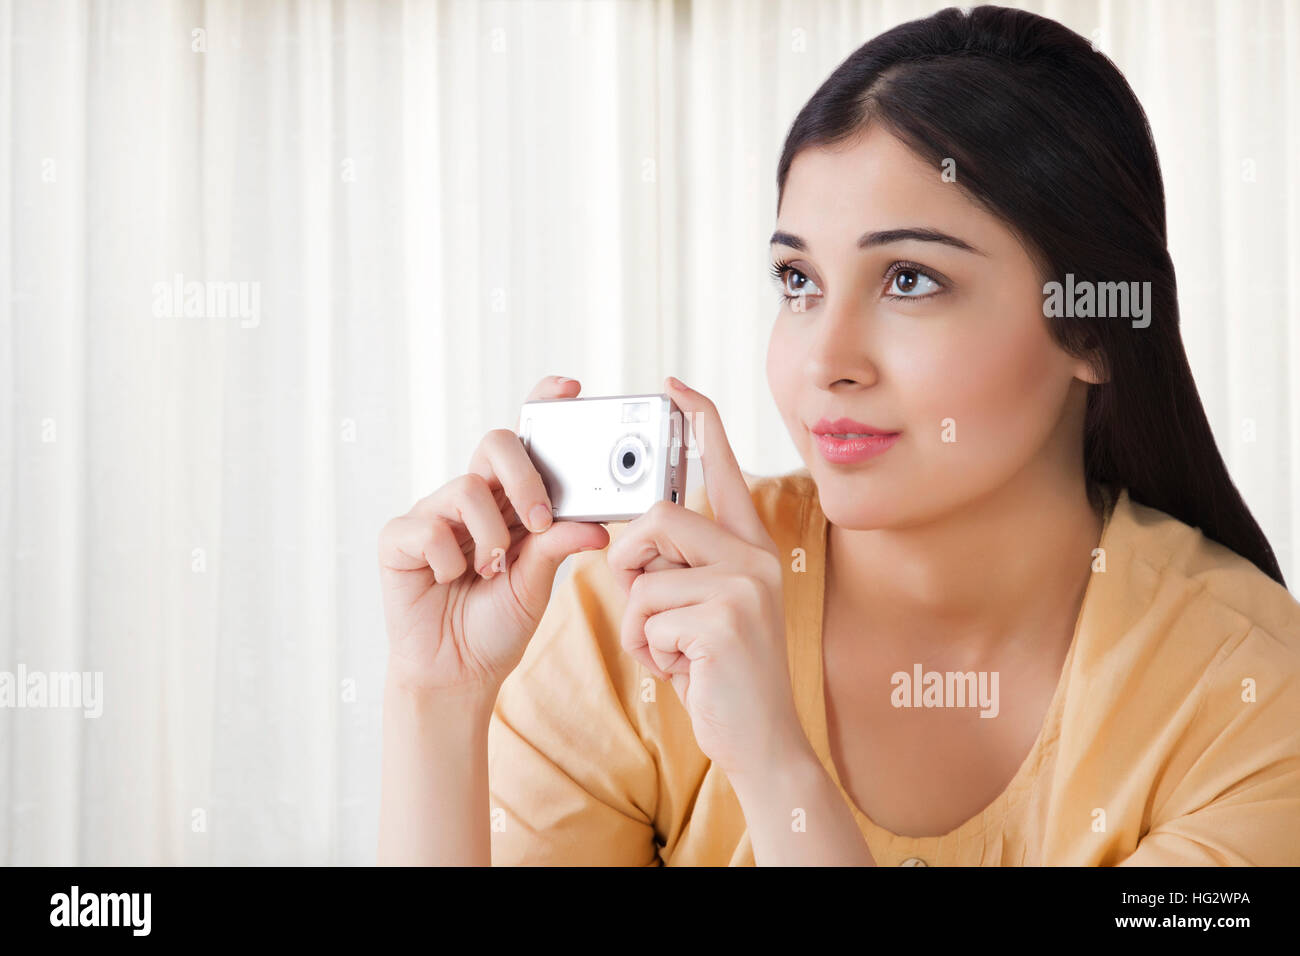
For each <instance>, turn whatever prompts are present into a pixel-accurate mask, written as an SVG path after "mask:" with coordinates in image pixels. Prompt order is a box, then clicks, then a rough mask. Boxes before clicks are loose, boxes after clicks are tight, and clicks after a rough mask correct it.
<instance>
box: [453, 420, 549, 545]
mask: <svg viewBox="0 0 1300 956" xmlns="http://www.w3.org/2000/svg"><path fill="white" fill-rule="evenodd" d="M469 471H470V472H471V473H472V474H476V475H479V476H481V477H482V478H483V479H485V480H486V481H487V482H488V484H489V486H491V485H492V484H493V482H496V483H498V484H499V485H500V486H501V488H502V490H503V491H504V492H505V495H506V500H507V501H509V502H510V505H511V507H512V508H514V510H515V514H516V515H518V516H519V519H520V520H521V521H522V522H523V524H524V526H525V527H527V528H528V530H529V531H545V530H546V529H547V528H549V527H550V526H551V499H550V496H549V495H547V493H546V485H545V483H544V482H543V481H542V476H541V475H540V474H539V473H538V471H537V466H535V465H534V464H533V461H532V459H531V458H529V457H528V452H526V451H525V450H524V446H523V443H522V442H521V441H520V440H519V436H518V435H517V434H516V433H515V432H512V431H511V430H510V429H508V428H494V429H492V431H490V432H488V433H487V434H486V435H484V436H483V440H482V441H480V442H479V443H478V447H477V448H475V449H474V454H473V455H472V456H471V457H470V461H469Z"/></svg>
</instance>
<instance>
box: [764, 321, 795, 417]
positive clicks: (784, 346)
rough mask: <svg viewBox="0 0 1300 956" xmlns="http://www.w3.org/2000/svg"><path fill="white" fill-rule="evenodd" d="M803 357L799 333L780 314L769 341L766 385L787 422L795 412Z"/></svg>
mask: <svg viewBox="0 0 1300 956" xmlns="http://www.w3.org/2000/svg"><path fill="white" fill-rule="evenodd" d="M800 361H801V358H800V354H799V351H798V340H797V337H796V336H795V334H794V332H793V330H791V328H790V323H789V322H787V321H786V320H785V317H784V316H779V317H778V318H777V319H776V322H775V324H774V325H773V326H772V335H771V337H770V338H769V339H768V342H767V387H768V388H769V389H770V390H771V392H772V398H773V400H774V401H775V402H776V407H777V408H778V409H779V410H780V412H781V416H782V417H783V418H784V419H785V420H786V422H787V423H788V422H789V421H790V416H791V414H793V412H794V408H793V403H794V399H795V397H796V391H797V388H798V377H799V363H800Z"/></svg>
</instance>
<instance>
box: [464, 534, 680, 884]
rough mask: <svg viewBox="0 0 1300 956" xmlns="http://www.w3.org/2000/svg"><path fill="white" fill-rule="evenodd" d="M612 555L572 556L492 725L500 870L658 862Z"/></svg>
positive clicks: (650, 786)
mask: <svg viewBox="0 0 1300 956" xmlns="http://www.w3.org/2000/svg"><path fill="white" fill-rule="evenodd" d="M604 559H605V552H604V551H591V552H584V553H582V554H579V555H576V556H574V557H571V558H570V559H569V562H570V564H571V565H572V572H571V573H570V574H569V575H568V576H567V577H566V578H565V579H563V580H561V581H560V582H559V583H558V584H557V585H556V586H555V591H554V593H553V594H552V597H551V601H550V604H549V605H548V606H547V609H546V612H545V613H544V614H543V616H542V620H541V623H540V624H539V626H538V629H537V632H536V633H535V634H534V635H533V638H532V640H531V641H530V642H529V644H528V647H527V649H526V651H525V653H524V657H523V660H522V661H521V662H520V664H519V666H518V667H517V668H516V669H515V670H514V671H513V672H512V673H511V674H510V676H509V677H507V678H506V680H505V681H504V683H503V684H502V686H501V690H500V693H499V694H498V696H497V700H496V704H495V706H494V708H493V711H492V717H491V722H490V724H489V729H488V780H489V793H490V797H491V811H490V812H491V831H492V863H493V865H494V866H512V865H538V864H541V865H592V866H656V865H662V860H661V859H660V856H659V844H658V843H657V841H656V837H655V830H654V823H653V821H654V815H655V810H656V801H657V799H658V783H659V777H658V770H657V767H656V763H655V760H654V759H653V757H652V756H651V754H650V752H649V751H648V749H647V747H646V744H645V741H644V740H643V739H642V732H641V729H640V728H639V727H638V726H637V723H636V720H635V711H634V709H632V708H629V706H628V703H627V702H629V701H633V700H635V697H634V696H633V695H634V694H635V691H636V681H637V672H636V662H635V660H634V659H632V658H631V657H629V656H628V655H627V654H625V653H624V652H623V651H622V649H621V648H620V647H619V642H618V628H619V623H620V621H621V599H622V593H621V591H619V589H618V587H617V585H616V584H615V583H614V580H613V576H612V572H610V571H609V569H608V567H606V566H605V564H604Z"/></svg>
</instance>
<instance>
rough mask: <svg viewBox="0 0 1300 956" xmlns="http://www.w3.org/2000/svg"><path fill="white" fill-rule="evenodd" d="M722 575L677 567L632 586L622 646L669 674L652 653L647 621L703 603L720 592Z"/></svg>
mask: <svg viewBox="0 0 1300 956" xmlns="http://www.w3.org/2000/svg"><path fill="white" fill-rule="evenodd" d="M720 583H721V582H720V578H719V575H717V574H716V573H714V572H713V571H712V570H711V569H709V568H677V569H671V570H667V571H655V572H654V573H653V574H643V575H641V576H640V577H638V578H637V579H636V580H635V581H634V582H633V584H632V586H631V588H630V590H629V592H628V599H627V606H626V608H625V609H624V611H623V620H622V623H621V624H620V626H619V646H621V647H622V648H623V650H625V651H627V652H628V653H629V654H631V655H632V656H633V657H635V658H636V659H637V660H639V661H641V662H642V663H645V664H646V666H647V667H649V668H650V670H652V671H655V672H656V673H657V674H658V675H659V677H660V679H661V680H663V679H666V671H665V669H664V668H663V667H662V666H661V663H660V661H659V660H658V659H656V658H655V656H654V654H653V653H651V652H650V650H649V647H648V645H649V641H648V639H647V636H646V632H645V625H646V621H648V620H649V619H650V618H651V617H653V616H654V615H656V614H661V613H663V612H665V611H669V610H672V609H674V608H680V607H686V606H690V605H694V604H702V603H703V602H705V601H707V600H709V598H711V597H713V596H714V595H715V594H717V593H718V590H719V586H720Z"/></svg>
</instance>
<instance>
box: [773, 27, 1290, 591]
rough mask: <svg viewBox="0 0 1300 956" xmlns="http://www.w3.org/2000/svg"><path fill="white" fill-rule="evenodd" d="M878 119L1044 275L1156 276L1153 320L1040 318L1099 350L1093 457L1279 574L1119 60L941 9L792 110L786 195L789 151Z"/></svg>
mask: <svg viewBox="0 0 1300 956" xmlns="http://www.w3.org/2000/svg"><path fill="white" fill-rule="evenodd" d="M874 122H880V123H882V124H883V125H884V126H885V127H886V128H888V129H889V131H890V132H891V133H893V134H894V135H895V136H897V137H898V138H899V139H900V140H902V141H903V142H904V143H906V144H907V145H908V146H909V147H910V148H911V149H912V150H913V151H914V152H915V153H916V154H917V155H919V156H921V157H922V158H923V159H925V160H926V161H927V162H930V163H933V165H934V169H935V173H936V175H939V173H940V172H941V171H942V170H943V169H945V168H950V169H953V170H954V171H955V174H956V182H957V184H958V185H960V186H961V187H962V188H964V189H965V190H966V191H967V194H969V195H971V196H973V197H974V198H975V200H976V201H978V202H980V203H981V204H982V205H983V206H984V207H985V208H986V209H988V210H989V211H990V212H991V213H992V214H993V215H995V216H997V217H998V218H999V219H1001V220H1002V221H1003V222H1005V223H1006V224H1007V225H1008V226H1009V228H1011V229H1012V230H1013V231H1014V232H1015V233H1016V234H1017V235H1018V236H1019V237H1020V239H1021V240H1022V241H1023V242H1024V243H1025V246H1026V248H1028V249H1030V250H1032V253H1033V255H1034V258H1035V260H1036V262H1037V265H1038V267H1039V270H1040V273H1041V274H1042V275H1043V276H1044V282H1047V281H1056V282H1060V283H1062V284H1065V282H1066V274H1067V273H1072V274H1073V276H1074V281H1075V283H1076V285H1077V284H1078V283H1080V282H1084V281H1087V282H1093V283H1102V282H1116V281H1123V282H1145V281H1149V282H1150V283H1151V286H1150V289H1151V294H1150V298H1149V300H1148V309H1149V312H1148V315H1147V318H1148V319H1149V322H1150V324H1149V325H1147V326H1146V327H1134V325H1133V323H1131V322H1130V321H1129V320H1127V319H1122V318H1116V317H1110V318H1101V319H1083V318H1077V317H1059V318H1058V317H1048V318H1046V321H1047V322H1048V323H1049V328H1050V330H1051V334H1052V336H1053V338H1054V339H1055V340H1056V342H1057V343H1058V344H1059V345H1060V346H1061V347H1062V348H1063V349H1065V351H1066V352H1068V353H1069V354H1071V355H1074V356H1076V357H1089V358H1091V359H1092V360H1093V361H1094V363H1095V364H1096V366H1097V367H1098V369H1099V370H1100V371H1101V372H1102V376H1103V377H1104V378H1105V379H1106V380H1105V381H1104V383H1103V384H1100V385H1090V386H1089V390H1088V403H1087V416H1086V420H1085V425H1084V470H1085V473H1086V479H1087V484H1088V486H1089V489H1090V494H1094V495H1095V493H1096V489H1097V488H1098V487H1099V486H1100V485H1102V484H1112V485H1115V486H1117V487H1126V488H1128V491H1129V496H1130V498H1131V499H1132V500H1133V501H1135V502H1138V503H1140V504H1144V505H1147V506H1148V507H1152V508H1156V509H1158V510H1160V511H1163V512H1165V513H1166V514H1169V515H1172V516H1173V517H1175V518H1177V519H1179V520H1180V521H1183V522H1184V523H1186V524H1188V525H1191V526H1192V527H1195V528H1199V529H1200V530H1201V532H1202V533H1203V534H1204V535H1205V536H1206V537H1207V538H1210V539H1212V540H1214V541H1217V542H1219V543H1220V544H1222V545H1223V546H1225V547H1227V548H1230V549H1231V550H1233V551H1235V552H1236V553H1237V554H1239V555H1241V556H1242V557H1244V558H1246V559H1247V560H1249V561H1251V562H1253V563H1254V564H1255V566H1256V567H1258V568H1259V569H1260V570H1261V571H1263V572H1264V573H1265V574H1267V575H1268V576H1269V577H1270V578H1272V579H1273V580H1275V581H1277V582H1278V583H1279V584H1281V585H1283V586H1284V587H1285V586H1286V582H1285V581H1284V580H1283V578H1282V571H1281V568H1279V566H1278V563H1277V558H1276V557H1275V556H1274V554H1273V549H1272V547H1271V546H1270V545H1269V543H1268V539H1267V538H1266V537H1265V536H1264V532H1263V531H1262V530H1261V529H1260V527H1259V525H1258V524H1257V523H1256V521H1255V519H1254V517H1253V516H1252V515H1251V513H1250V509H1249V508H1247V507H1246V503H1245V501H1243V500H1242V497H1241V494H1240V492H1238V491H1237V488H1236V486H1235V485H1234V484H1233V483H1232V479H1231V478H1230V477H1229V475H1228V469H1227V467H1226V466H1225V465H1224V463H1223V458H1222V456H1221V455H1220V454H1219V449H1218V446H1217V445H1216V444H1215V441H1214V435H1213V433H1212V432H1211V430H1210V423H1209V421H1208V420H1207V419H1206V417H1205V409H1204V408H1203V407H1202V405H1201V399H1200V396H1199V395H1198V394H1197V391H1196V385H1195V382H1194V381H1193V379H1192V371H1191V367H1190V366H1189V365H1188V362H1187V354H1186V352H1185V350H1184V348H1183V341H1182V337H1181V336H1180V334H1179V331H1178V295H1177V288H1176V282H1175V278H1174V265H1173V261H1172V260H1171V259H1170V257H1169V251H1168V248H1167V239H1166V234H1165V190H1164V182H1163V180H1162V178H1161V175H1160V164H1159V162H1158V160H1157V159H1156V148H1155V143H1154V142H1153V140H1152V137H1151V127H1150V125H1149V124H1148V122H1147V117H1146V113H1145V112H1144V111H1143V109H1142V106H1141V104H1140V103H1138V101H1137V97H1136V96H1134V94H1133V91H1132V89H1131V88H1130V87H1129V85H1128V83H1127V81H1126V80H1125V79H1124V77H1123V75H1122V74H1121V73H1120V71H1119V70H1118V69H1117V68H1116V67H1115V65H1114V64H1113V63H1112V62H1111V61H1110V60H1109V59H1107V58H1106V57H1105V56H1104V55H1103V54H1101V53H1099V52H1097V51H1096V50H1094V49H1093V47H1092V45H1091V44H1090V43H1089V42H1088V41H1087V40H1085V39H1084V38H1083V37H1081V36H1079V35H1078V34H1077V33H1074V32H1073V31H1071V30H1069V29H1067V28H1066V27H1064V26H1062V25H1061V24H1059V23H1057V22H1056V21H1054V20H1049V19H1047V18H1046V17H1040V16H1037V15H1035V14H1033V13H1028V12H1026V11H1023V10H1014V9H1010V8H1007V7H997V6H978V7H975V8H973V9H972V10H970V12H969V13H966V12H964V11H962V10H961V9H958V8H957V7H949V8H947V9H945V10H940V11H939V12H938V13H935V14H934V15H933V16H929V17H925V18H923V19H919V20H913V21H911V22H909V23H904V24H901V25H899V26H897V27H894V28H893V29H891V30H888V31H886V32H885V33H882V34H880V35H879V36H877V37H876V38H874V39H873V40H871V41H869V42H868V43H866V44H864V45H863V46H861V47H859V48H858V49H857V50H856V51H855V52H854V53H853V54H852V55H851V56H849V58H848V59H847V60H845V61H844V62H843V63H842V64H841V65H840V66H839V67H837V68H836V70H835V72H834V73H832V74H831V75H830V77H829V78H828V79H827V80H826V82H825V83H823V84H822V85H821V87H820V88H818V90H817V92H816V93H815V94H814V95H813V97H812V99H810V100H809V101H808V103H807V105H805V106H804V108H803V109H802V110H800V112H799V115H798V117H796V118H795V121H794V125H793V126H792V127H791V129H790V133H789V135H788V136H787V137H786V141H785V148H784V149H783V151H782V153H781V162H780V165H779V167H778V169H777V210H778V212H779V211H780V208H781V196H782V194H783V193H784V191H785V182H786V176H787V174H788V173H789V170H790V164H791V162H793V160H794V158H795V156H796V154H798V153H799V151H800V150H802V149H805V148H808V147H814V146H834V145H836V144H838V143H842V142H844V141H847V140H849V139H851V138H852V137H853V136H854V135H856V134H858V133H860V132H861V131H862V129H863V128H864V127H865V126H866V125H867V124H868V123H874Z"/></svg>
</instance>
